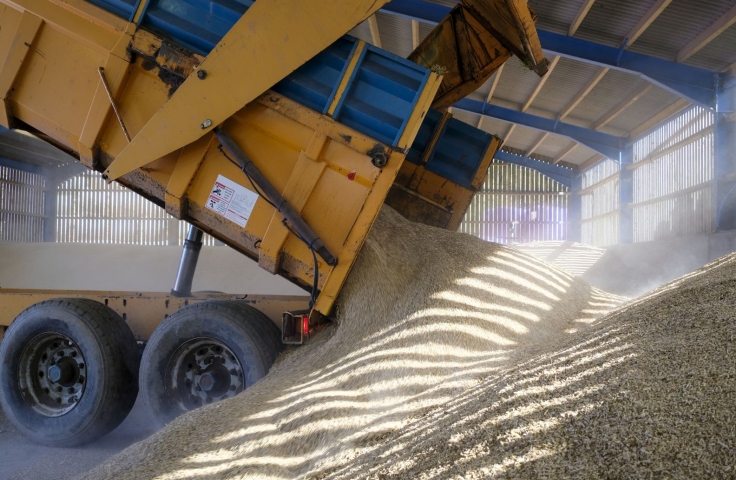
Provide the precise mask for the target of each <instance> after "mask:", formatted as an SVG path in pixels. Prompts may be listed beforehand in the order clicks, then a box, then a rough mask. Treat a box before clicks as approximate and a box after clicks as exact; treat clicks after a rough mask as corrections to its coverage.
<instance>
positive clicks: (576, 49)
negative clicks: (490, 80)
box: [382, 0, 716, 109]
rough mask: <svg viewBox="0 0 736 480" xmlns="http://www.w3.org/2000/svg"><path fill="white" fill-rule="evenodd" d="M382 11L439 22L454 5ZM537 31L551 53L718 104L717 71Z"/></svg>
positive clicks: (401, 2)
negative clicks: (716, 100)
mask: <svg viewBox="0 0 736 480" xmlns="http://www.w3.org/2000/svg"><path fill="white" fill-rule="evenodd" d="M382 11H384V12H387V13H392V14H395V15H401V16H404V17H407V18H411V19H414V20H421V21H423V22H427V23H434V24H436V23H439V22H440V21H441V20H442V19H443V18H444V17H445V15H447V14H448V13H449V12H450V8H449V7H445V6H442V5H436V4H433V3H429V2H426V1H424V0H393V1H392V2H391V3H389V4H387V5H386V6H385V7H383V10H382ZM537 33H538V34H539V40H540V42H541V43H542V48H543V49H544V50H545V51H546V52H548V53H550V54H553V55H561V56H563V57H567V58H570V59H573V60H577V61H580V62H585V63H590V64H593V65H599V66H601V67H609V68H612V69H615V70H620V71H623V72H626V73H630V74H633V75H637V76H640V77H642V78H644V79H646V80H648V81H650V82H652V83H654V84H655V85H658V86H660V87H662V88H664V89H665V90H667V91H669V92H672V93H674V94H675V95H678V96H680V97H683V98H687V99H688V100H690V101H692V102H694V103H697V104H699V105H702V106H704V107H706V108H709V109H713V108H714V107H715V97H716V73H715V72H711V71H709V70H705V69H702V68H697V67H691V66H689V65H683V64H680V63H675V62H672V61H669V60H664V59H661V58H657V57H652V56H649V55H642V54H639V53H634V52H630V51H627V50H625V49H620V48H614V47H609V46H607V45H601V44H599V43H594V42H590V41H587V40H581V39H579V38H573V37H568V36H565V35H560V34H557V33H552V32H548V31H545V30H540V29H537Z"/></svg>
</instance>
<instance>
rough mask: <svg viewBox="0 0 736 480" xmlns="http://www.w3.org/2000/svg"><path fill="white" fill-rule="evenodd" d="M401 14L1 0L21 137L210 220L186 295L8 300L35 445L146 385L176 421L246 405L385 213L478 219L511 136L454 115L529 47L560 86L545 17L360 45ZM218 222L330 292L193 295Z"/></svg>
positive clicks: (142, 1) (443, 221)
mask: <svg viewBox="0 0 736 480" xmlns="http://www.w3.org/2000/svg"><path fill="white" fill-rule="evenodd" d="M387 2H388V0H378V1H376V0H349V1H348V0H309V1H297V0H268V1H266V0H259V1H256V2H254V1H253V0H227V1H225V0H187V1H180V2H176V1H171V0H89V1H83V0H0V125H2V126H4V127H5V128H12V129H19V130H24V131H26V132H30V133H31V134H35V135H37V136H38V137H40V138H42V139H44V140H46V141H48V142H49V143H51V144H53V145H55V146H57V147H58V148H60V149H62V150H64V151H66V152H67V153H69V154H70V155H72V156H73V157H75V158H77V159H79V161H80V162H81V163H82V164H83V165H85V166H86V167H88V168H91V169H94V170H97V171H99V172H102V173H103V174H104V177H105V178H106V179H107V180H108V181H116V182H119V183H121V184H123V185H125V186H127V187H129V188H130V189H132V190H134V191H135V192H137V193H139V194H140V195H142V196H144V197H146V198H148V199H149V200H151V201H153V202H154V203H156V204H158V205H159V206H161V207H163V208H165V209H166V211H167V212H168V213H170V214H171V215H173V216H174V217H176V218H179V219H183V220H186V221H187V222H189V223H190V224H191V225H192V226H193V227H192V229H191V230H190V233H189V236H188V238H187V241H186V243H185V247H184V253H183V256H182V261H181V265H180V269H179V275H178V277H177V281H176V284H175V286H174V289H173V290H172V294H159V293H137V292H77V291H49V292H39V291H13V290H0V338H2V343H0V363H1V366H0V404H2V406H3V409H4V411H5V412H6V414H7V416H8V418H9V420H10V421H11V422H12V423H13V424H14V425H15V426H16V427H17V428H18V429H19V430H20V431H21V433H23V434H24V435H26V436H28V437H30V438H32V439H34V440H35V441H38V442H41V443H46V444H50V445H56V446H72V445H77V444H81V443H84V442H88V441H90V440H93V439H94V438H97V437H99V436H100V435H104V434H105V433H107V432H109V431H110V430H112V429H113V428H115V427H116V426H117V425H118V424H119V423H120V422H121V421H122V419H123V418H125V416H126V415H127V413H128V412H129V411H130V408H131V407H132V405H133V402H134V401H135V399H136V396H137V395H138V392H139V389H140V395H141V396H142V398H143V403H144V404H145V405H146V408H147V410H148V412H149V413H150V416H151V420H152V423H153V424H154V425H163V424H165V423H167V422H169V421H171V420H172V419H173V418H175V417H176V416H177V415H179V414H181V413H183V412H186V411H188V410H191V409H193V408H196V407H198V406H200V405H202V404H204V403H211V402H215V401H219V400H222V399H225V398H229V397H231V396H233V395H236V394H238V393H239V392H241V391H242V390H243V389H245V388H247V387H249V386H250V385H252V384H253V383H255V382H256V381H258V380H259V379H260V378H262V377H263V376H264V375H265V374H266V373H267V372H268V369H269V368H270V366H271V364H272V363H273V361H274V360H275V358H276V357H277V356H278V354H279V352H280V350H281V349H282V348H283V347H282V340H285V341H286V343H301V341H302V340H303V338H304V336H305V335H307V334H308V333H309V332H310V331H311V330H313V329H315V328H318V326H319V324H320V322H321V320H323V319H324V318H325V317H328V316H329V315H330V314H331V311H332V307H333V304H334V303H335V300H336V298H337V296H338V293H339V292H340V289H341V287H342V285H343V283H344V282H345V279H346V277H347V275H348V273H349V271H350V268H351V267H352V265H353V263H354V261H355V259H356V256H357V255H358V253H359V251H360V248H361V245H362V244H363V242H364V240H365V238H366V235H367V234H368V232H369V230H370V228H371V225H372V224H373V222H374V220H375V218H376V216H377V215H378V212H379V210H380V208H381V206H382V205H383V204H384V202H386V201H388V204H390V205H391V206H393V207H394V208H396V209H397V210H398V211H399V212H401V213H402V214H404V215H405V216H407V217H408V218H411V219H413V220H417V221H421V222H424V223H428V224H432V225H436V226H439V227H442V228H449V229H456V228H457V226H458V224H459V222H460V220H461V218H462V216H463V213H464V212H465V210H466V208H467V207H468V205H469V203H470V201H471V199H472V196H473V194H474V193H475V191H476V190H477V189H478V188H479V187H480V186H481V185H482V183H483V181H484V179H485V175H486V171H487V168H488V165H489V163H490V162H491V161H492V159H493V155H494V154H495V152H496V150H497V149H498V148H499V145H500V141H499V139H498V138H496V137H494V136H492V135H490V134H488V133H485V132H482V131H480V130H478V129H475V128H473V127H470V126H468V125H466V124H464V123H462V122H459V121H457V120H456V119H453V118H451V115H449V114H447V113H446V112H442V111H440V110H438V109H444V108H445V107H447V106H448V105H450V104H452V102H454V101H455V100H456V99H459V98H461V97H462V96H464V95H465V94H467V93H468V92H469V91H472V90H474V89H475V88H477V87H478V86H479V85H480V84H482V83H483V82H484V81H485V80H487V78H488V77H489V76H490V75H491V74H492V73H493V72H494V71H495V70H496V69H497V68H499V67H500V65H501V64H503V62H504V61H505V60H506V59H508V58H509V57H510V55H511V53H515V54H517V55H519V56H521V57H522V59H523V60H524V62H525V63H526V64H528V65H529V66H530V67H533V68H534V69H535V70H536V72H537V73H538V74H540V75H542V74H544V71H545V69H546V60H545V59H544V57H543V56H542V54H541V47H540V45H539V41H538V39H537V38H536V32H535V30H534V27H533V14H532V12H531V11H530V10H529V9H528V7H527V6H526V2H525V1H523V0H464V1H463V2H461V4H460V5H459V6H458V7H456V9H455V10H453V13H452V14H451V15H450V16H449V17H448V18H447V19H446V20H445V21H443V22H441V23H440V25H438V27H437V28H436V29H435V31H434V32H433V33H432V34H431V35H430V36H429V37H428V38H427V40H425V41H424V42H422V44H421V45H420V46H419V48H418V49H417V50H416V51H415V52H414V53H413V54H412V56H411V57H410V60H407V59H403V58H399V57H397V56H395V55H393V54H391V53H389V52H386V51H384V50H381V49H380V48H376V47H374V46H371V45H368V44H366V43H365V42H363V41H360V40H358V39H355V38H353V37H350V36H347V35H345V34H346V33H347V32H348V31H350V30H351V29H352V28H354V27H355V26H356V25H358V24H359V23H360V22H362V21H363V20H365V19H367V18H368V17H370V16H371V15H373V14H374V13H375V12H376V11H377V10H378V9H380V8H381V7H382V6H383V5H384V4H386V3H387ZM473 52H476V53H478V55H474V53H473ZM443 74H444V75H446V79H447V82H446V83H445V84H444V85H442V87H441V88H442V89H441V90H440V85H441V82H442V76H441V75H443ZM438 91H439V92H440V94H439V96H438V95H437V94H438ZM432 107H434V109H433V108H432ZM405 160H406V161H405ZM387 197H388V199H387ZM203 232H207V233H209V234H211V235H212V236H214V237H216V238H217V239H219V240H221V241H222V242H224V243H226V244H227V245H229V246H230V247H232V248H234V249H236V250H238V251H239V252H241V253H243V254H245V255H247V256H248V257H250V258H252V259H253V260H255V261H257V262H258V264H259V266H260V267H262V268H264V269H265V270H267V271H269V272H271V273H273V274H278V275H281V276H283V277H285V278H287V279H289V280H290V281H292V282H293V283H295V284H296V285H299V286H301V287H302V288H304V289H305V290H307V291H309V292H311V296H310V297H303V298H302V297H263V296H248V295H224V294H192V293H191V280H192V276H193V275H194V267H195V266H196V261H197V257H198V252H199V249H200V248H201V239H202V234H203ZM111 252H112V250H111ZM111 254H114V253H111ZM284 312H285V313H284ZM8 325H9V327H8V328H5V327H6V326H8ZM138 341H146V342H147V344H146V347H145V350H143V353H142V357H141V344H139V343H137V342H138Z"/></svg>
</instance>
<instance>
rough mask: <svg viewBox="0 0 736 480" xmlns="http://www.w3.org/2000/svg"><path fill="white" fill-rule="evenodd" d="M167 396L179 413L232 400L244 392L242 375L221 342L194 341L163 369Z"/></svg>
mask: <svg viewBox="0 0 736 480" xmlns="http://www.w3.org/2000/svg"><path fill="white" fill-rule="evenodd" d="M165 386H166V396H167V398H168V400H169V403H171V405H172V406H174V407H177V408H179V409H180V410H182V411H189V410H194V409H195V408H198V407H201V406H202V405H205V404H208V403H214V402H218V401H220V400H225V399H226V398H230V397H233V396H235V395H237V394H238V393H240V392H242V391H243V390H244V389H245V372H244V371H243V367H242V366H241V364H240V361H239V360H238V357H237V356H236V355H235V353H233V351H232V350H231V349H230V347H228V346H227V345H226V344H225V343H224V342H221V341H219V340H216V339H214V338H194V339H191V340H189V341H187V342H185V343H183V344H182V345H181V346H180V347H179V348H178V349H177V350H176V352H174V354H173V355H172V356H171V358H170V359H169V362H168V365H167V368H166V384H165Z"/></svg>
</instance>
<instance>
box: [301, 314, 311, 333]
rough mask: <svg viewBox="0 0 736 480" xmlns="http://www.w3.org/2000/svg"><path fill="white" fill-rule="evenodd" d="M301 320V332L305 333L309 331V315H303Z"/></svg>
mask: <svg viewBox="0 0 736 480" xmlns="http://www.w3.org/2000/svg"><path fill="white" fill-rule="evenodd" d="M302 322H303V326H302V333H303V334H304V335H306V334H308V333H309V317H303V319H302Z"/></svg>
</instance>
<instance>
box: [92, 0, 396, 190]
mask: <svg viewBox="0 0 736 480" xmlns="http://www.w3.org/2000/svg"><path fill="white" fill-rule="evenodd" d="M385 3H388V0H353V1H350V2H335V1H334V0H310V1H309V2H294V1H293V0H271V1H269V2H256V3H254V4H253V6H251V7H250V8H249V9H248V11H247V12H246V13H245V14H244V15H243V16H242V17H241V19H240V20H238V22H237V23H236V24H235V25H234V26H233V27H232V29H231V30H230V31H229V32H228V33H227V34H226V35H225V37H224V38H223V39H222V40H221V41H220V43H219V44H218V45H217V46H216V47H215V49H214V50H213V51H212V52H211V53H210V54H209V55H208V56H207V58H205V60H204V61H203V62H202V64H201V65H200V67H199V68H200V69H202V70H205V71H206V72H207V77H206V79H204V80H199V79H198V78H197V77H196V76H195V75H191V76H190V77H189V78H188V79H187V80H186V81H185V82H184V84H182V86H181V87H179V89H178V90H177V92H176V93H175V94H174V96H173V97H172V98H171V100H169V102H167V103H166V104H165V105H164V107H163V108H162V109H161V110H160V111H159V112H158V113H157V114H156V115H155V116H154V117H153V118H152V119H151V120H150V122H149V123H148V124H147V125H146V127H145V129H144V130H143V131H142V132H140V133H139V134H138V135H137V136H136V137H135V138H133V141H132V142H131V144H130V145H129V146H128V147H127V148H126V149H125V150H123V152H121V154H120V155H119V156H118V157H117V159H116V160H115V162H113V164H112V165H111V166H110V167H109V168H108V169H107V171H106V172H105V173H106V174H107V176H108V177H109V178H111V179H116V178H118V177H120V176H121V175H124V174H126V173H128V172H130V171H132V170H134V169H136V168H138V167H140V166H142V165H145V164H146V163H149V162H150V161H152V160H154V159H156V158H158V157H161V156H163V155H165V154H167V153H170V152H172V151H174V150H176V149H178V148H181V147H183V146H184V145H186V144H188V143H191V142H193V141H194V140H196V139H197V138H199V137H201V136H202V135H203V134H204V133H206V132H208V131H210V130H211V129H212V128H214V127H215V126H217V125H219V124H221V123H222V122H224V121H225V120H226V119H227V118H228V117H230V116H231V115H232V114H234V113H235V112H236V111H238V110H239V109H241V108H242V107H244V106H245V104H247V103H248V102H250V101H252V100H254V99H255V98H256V97H258V96H259V95H261V94H262V93H263V92H265V91H266V90H267V89H269V88H270V87H271V86H273V85H274V84H276V83H277V82H278V81H280V80H282V79H283V78H284V77H286V76H287V75H289V74H290V73H291V72H293V71H294V70H295V69H296V68H298V67H299V66H301V65H302V64H304V63H305V62H307V61H308V60H309V59H311V58H312V57H314V56H315V55H317V54H318V53H319V52H321V51H322V50H324V49H325V48H327V47H328V46H329V45H331V44H332V43H333V42H335V41H336V40H337V39H338V38H340V37H341V36H342V35H344V34H345V33H346V32H348V31H350V30H351V29H352V28H353V27H355V26H356V25H357V24H359V23H360V22H362V21H363V20H365V19H366V18H368V17H369V16H371V15H372V14H373V13H375V12H376V11H377V10H378V9H380V8H381V7H382V6H383V5H384V4H385ZM246 79H247V81H246ZM223 92H228V94H227V95H223V94H222V93H223ZM208 124H209V125H208ZM202 125H207V126H206V127H205V128H203V127H202Z"/></svg>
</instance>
